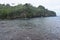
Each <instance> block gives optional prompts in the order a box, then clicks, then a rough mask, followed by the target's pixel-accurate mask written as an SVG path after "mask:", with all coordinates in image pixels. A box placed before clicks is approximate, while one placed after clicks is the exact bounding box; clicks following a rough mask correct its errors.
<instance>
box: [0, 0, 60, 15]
mask: <svg viewBox="0 0 60 40" xmlns="http://www.w3.org/2000/svg"><path fill="white" fill-rule="evenodd" d="M0 3H2V4H7V3H9V4H12V3H15V5H17V4H25V3H30V4H32V5H34V6H38V5H43V6H45V7H46V8H47V9H49V10H52V11H55V12H56V13H57V15H60V0H0Z"/></svg>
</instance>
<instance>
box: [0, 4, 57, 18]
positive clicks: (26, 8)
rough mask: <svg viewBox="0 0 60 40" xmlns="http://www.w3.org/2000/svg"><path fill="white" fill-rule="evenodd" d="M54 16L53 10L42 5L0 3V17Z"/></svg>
mask: <svg viewBox="0 0 60 40" xmlns="http://www.w3.org/2000/svg"><path fill="white" fill-rule="evenodd" d="M48 16H56V13H55V12H54V11H50V10H48V9H45V7H43V6H41V5H40V6H38V7H34V6H32V5H31V4H28V3H26V4H24V5H22V4H19V5H16V6H10V5H9V4H6V5H5V4H0V19H14V18H33V17H48Z"/></svg>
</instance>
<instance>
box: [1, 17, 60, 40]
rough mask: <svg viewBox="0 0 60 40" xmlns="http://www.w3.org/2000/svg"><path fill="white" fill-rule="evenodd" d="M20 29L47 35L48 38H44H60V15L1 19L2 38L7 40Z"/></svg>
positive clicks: (59, 39)
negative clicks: (26, 18)
mask: <svg viewBox="0 0 60 40" xmlns="http://www.w3.org/2000/svg"><path fill="white" fill-rule="evenodd" d="M20 30H27V31H29V32H30V33H33V34H34V33H35V34H40V35H41V37H44V36H45V37H47V39H45V38H44V39H42V40H60V17H44V18H33V19H29V20H20V19H16V20H3V21H0V39H1V40H6V38H8V39H7V40H9V39H10V38H12V37H13V36H14V35H15V34H16V33H18V32H19V31H20ZM31 30H32V31H31ZM48 38H50V39H48Z"/></svg>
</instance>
